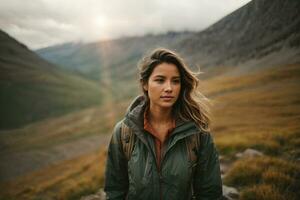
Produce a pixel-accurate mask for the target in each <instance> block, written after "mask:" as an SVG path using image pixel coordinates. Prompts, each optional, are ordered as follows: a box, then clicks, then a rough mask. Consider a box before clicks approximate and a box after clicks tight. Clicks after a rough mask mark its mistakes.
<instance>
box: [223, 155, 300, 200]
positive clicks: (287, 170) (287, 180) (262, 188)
mask: <svg viewBox="0 0 300 200" xmlns="http://www.w3.org/2000/svg"><path fill="white" fill-rule="evenodd" d="M299 178H300V166H298V165H297V163H296V162H291V161H288V160H284V159H281V158H275V157H269V156H263V157H257V158H247V159H242V160H238V161H237V162H235V163H234V164H233V167H232V168H231V169H230V170H229V172H228V174H227V175H226V177H225V180H224V182H225V183H226V184H228V185H235V186H237V187H239V188H240V189H241V190H242V193H241V199H245V200H250V199H253V200H254V199H270V200H271V199H282V198H283V199H284V198H286V197H287V196H289V197H290V198H289V199H295V196H297V195H300V193H299V191H298V186H299Z"/></svg>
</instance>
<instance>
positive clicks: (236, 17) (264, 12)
mask: <svg viewBox="0 0 300 200" xmlns="http://www.w3.org/2000/svg"><path fill="white" fill-rule="evenodd" d="M299 10H300V1H296V0H275V1H271V0H253V1H251V2H249V3H248V4H246V5H245V6H243V7H241V8H239V9H237V10H236V11H234V12H232V13H230V14H229V15H227V16H225V17H224V18H222V19H221V20H219V21H218V22H216V23H215V24H213V25H211V26H210V27H208V28H207V29H205V30H203V31H200V32H171V33H167V34H158V35H146V36H143V37H130V38H121V39H116V40H110V41H102V42H96V43H90V44H77V45H76V44H75V45H72V44H65V45H60V46H53V47H48V48H44V49H40V50H38V51H37V53H38V54H39V55H40V56H42V57H43V58H45V59H47V60H49V61H50V62H53V63H56V64H58V65H61V66H62V67H63V68H65V69H68V70H70V68H71V70H72V71H77V72H79V73H81V74H84V75H85V76H86V77H88V78H90V79H94V80H102V79H103V74H104V75H106V74H107V72H103V70H104V68H109V69H110V70H109V71H110V72H109V74H111V76H115V77H118V78H119V79H130V77H132V76H133V75H134V74H135V73H136V63H137V62H138V60H139V59H140V58H141V57H142V55H143V54H144V53H145V52H147V51H149V50H151V49H153V48H155V47H159V46H162V47H167V48H171V49H174V50H176V51H178V52H179V53H181V54H182V55H183V56H184V57H185V58H186V59H187V61H188V63H189V64H191V65H192V66H194V65H196V66H201V67H202V69H204V71H206V72H208V71H210V73H207V74H211V75H212V74H214V73H213V72H212V71H217V73H219V72H218V71H219V70H221V71H224V70H223V69H225V68H226V67H228V68H229V71H230V73H234V71H233V70H232V67H234V68H236V69H235V72H236V71H237V69H238V71H240V72H246V73H248V72H251V71H254V70H256V69H261V68H267V67H272V66H277V65H285V64H294V63H299V62H300V31H299V30H300V15H299ZM216 66H222V67H223V69H220V67H219V68H215V67H216ZM226 70H227V71H228V69H226ZM204 76H208V75H204Z"/></svg>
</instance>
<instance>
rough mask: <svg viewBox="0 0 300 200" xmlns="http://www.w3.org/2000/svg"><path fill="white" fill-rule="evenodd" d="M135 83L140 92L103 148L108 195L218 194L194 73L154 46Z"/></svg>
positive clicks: (150, 198)
mask: <svg viewBox="0 0 300 200" xmlns="http://www.w3.org/2000/svg"><path fill="white" fill-rule="evenodd" d="M140 84H141V87H142V90H143V93H144V94H143V95H142V96H138V97H137V98H136V99H135V100H134V101H133V102H132V104H131V105H130V107H129V108H128V111H127V113H126V115H125V117H124V119H123V120H122V121H121V122H119V123H118V124H117V125H116V126H115V129H114V132H113V136H112V139H111V142H110V145H109V148H108V155H107V163H106V172H105V186H104V191H105V193H106V196H107V199H111V200H117V199H118V200H121V199H122V200H123V199H127V200H189V199H201V200H204V199H209V200H213V199H220V198H221V197H222V181H221V174H220V165H219V158H218V153H217V151H216V148H215V145H214V143H213V139H212V136H211V134H210V132H209V117H208V110H207V107H206V106H205V104H204V102H203V98H201V97H203V96H201V93H198V91H197V86H198V79H197V77H196V76H195V75H194V74H193V73H192V72H191V71H190V70H189V69H188V67H187V66H186V65H185V64H184V62H183V60H182V58H180V57H179V56H178V55H177V54H176V53H174V52H172V51H170V50H168V49H156V50H154V51H153V52H152V53H151V54H150V55H149V56H146V57H144V58H143V59H142V61H141V62H140ZM197 94H198V95H197ZM199 94H200V96H199ZM199 97H200V98H199ZM195 136H196V137H195ZM124 141H125V142H124ZM127 144H130V145H129V147H128V145H127Z"/></svg>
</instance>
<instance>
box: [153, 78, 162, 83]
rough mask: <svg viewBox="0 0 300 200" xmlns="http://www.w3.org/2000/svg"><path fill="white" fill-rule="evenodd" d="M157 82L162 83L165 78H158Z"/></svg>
mask: <svg viewBox="0 0 300 200" xmlns="http://www.w3.org/2000/svg"><path fill="white" fill-rule="evenodd" d="M155 81H156V82H159V83H162V82H163V81H164V80H163V79H156V80H155Z"/></svg>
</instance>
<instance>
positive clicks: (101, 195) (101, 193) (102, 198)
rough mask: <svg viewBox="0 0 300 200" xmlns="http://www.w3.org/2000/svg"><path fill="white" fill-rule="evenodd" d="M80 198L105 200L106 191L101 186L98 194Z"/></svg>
mask: <svg viewBox="0 0 300 200" xmlns="http://www.w3.org/2000/svg"><path fill="white" fill-rule="evenodd" d="M80 200H105V192H104V191H103V189H102V188H101V189H100V190H99V191H98V192H97V193H96V194H92V195H88V196H84V197H81V198H80Z"/></svg>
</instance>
